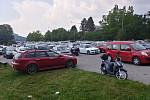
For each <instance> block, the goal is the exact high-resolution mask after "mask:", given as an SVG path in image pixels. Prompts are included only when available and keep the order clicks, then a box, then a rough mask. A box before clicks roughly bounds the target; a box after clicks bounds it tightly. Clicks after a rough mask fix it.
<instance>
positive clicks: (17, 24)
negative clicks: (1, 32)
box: [0, 0, 150, 36]
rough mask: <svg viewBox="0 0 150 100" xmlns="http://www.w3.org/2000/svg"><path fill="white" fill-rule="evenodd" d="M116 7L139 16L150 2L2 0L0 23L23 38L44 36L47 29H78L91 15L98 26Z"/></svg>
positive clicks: (148, 6) (114, 0)
mask: <svg viewBox="0 0 150 100" xmlns="http://www.w3.org/2000/svg"><path fill="white" fill-rule="evenodd" d="M115 4H118V5H119V7H122V6H129V5H132V6H134V9H135V13H138V14H145V13H146V12H147V11H149V10H150V0H0V24H10V25H11V26H12V27H13V30H14V32H15V33H17V34H19V35H22V36H27V34H28V33H29V32H32V31H35V30H40V31H41V32H42V33H43V34H44V32H45V31H47V30H48V29H49V30H52V29H56V28H59V27H64V28H66V29H70V27H71V26H72V25H77V27H79V23H80V22H81V20H82V19H83V18H84V17H86V18H88V17H90V16H92V17H93V19H94V21H95V24H98V21H99V20H101V17H102V15H104V14H107V12H108V11H109V10H110V9H112V8H113V7H114V5H115Z"/></svg>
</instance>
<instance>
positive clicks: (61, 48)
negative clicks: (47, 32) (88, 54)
mask: <svg viewBox="0 0 150 100" xmlns="http://www.w3.org/2000/svg"><path fill="white" fill-rule="evenodd" d="M57 50H58V51H62V50H65V47H58V48H57Z"/></svg>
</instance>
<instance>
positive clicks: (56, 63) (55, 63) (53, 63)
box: [47, 51, 66, 68]
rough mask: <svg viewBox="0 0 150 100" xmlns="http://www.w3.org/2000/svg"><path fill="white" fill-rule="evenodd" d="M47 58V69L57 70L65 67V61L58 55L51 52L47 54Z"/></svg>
mask: <svg viewBox="0 0 150 100" xmlns="http://www.w3.org/2000/svg"><path fill="white" fill-rule="evenodd" d="M47 54H48V56H49V61H48V63H49V67H51V68H58V67H63V66H64V65H65V63H66V62H65V59H64V57H63V56H61V55H60V54H58V53H56V52H53V51H48V52H47Z"/></svg>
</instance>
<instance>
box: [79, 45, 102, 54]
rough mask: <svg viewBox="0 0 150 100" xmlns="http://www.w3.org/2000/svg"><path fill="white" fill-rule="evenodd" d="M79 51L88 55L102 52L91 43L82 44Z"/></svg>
mask: <svg viewBox="0 0 150 100" xmlns="http://www.w3.org/2000/svg"><path fill="white" fill-rule="evenodd" d="M79 51H80V53H84V54H87V55H90V54H99V53H100V50H99V49H98V48H96V47H93V46H91V45H90V44H81V45H80V47H79Z"/></svg>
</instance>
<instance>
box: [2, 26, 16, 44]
mask: <svg viewBox="0 0 150 100" xmlns="http://www.w3.org/2000/svg"><path fill="white" fill-rule="evenodd" d="M12 43H15V39H14V35H13V29H12V27H11V26H10V25H8V24H3V25H0V44H6V45H9V44H12Z"/></svg>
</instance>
